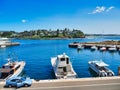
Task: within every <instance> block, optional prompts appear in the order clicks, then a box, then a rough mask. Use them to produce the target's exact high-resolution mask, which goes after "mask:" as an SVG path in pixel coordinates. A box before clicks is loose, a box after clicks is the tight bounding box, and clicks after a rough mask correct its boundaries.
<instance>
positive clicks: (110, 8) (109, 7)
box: [106, 6, 115, 12]
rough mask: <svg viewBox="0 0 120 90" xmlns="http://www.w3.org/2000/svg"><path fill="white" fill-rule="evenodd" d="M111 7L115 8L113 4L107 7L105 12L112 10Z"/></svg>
mask: <svg viewBox="0 0 120 90" xmlns="http://www.w3.org/2000/svg"><path fill="white" fill-rule="evenodd" d="M113 8H115V7H114V6H111V7H109V8H108V9H107V10H106V12H109V11H110V10H112V9H113Z"/></svg>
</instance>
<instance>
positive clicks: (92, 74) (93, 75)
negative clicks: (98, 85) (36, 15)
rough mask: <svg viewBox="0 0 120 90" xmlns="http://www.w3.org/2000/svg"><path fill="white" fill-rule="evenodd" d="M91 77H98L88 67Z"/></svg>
mask: <svg viewBox="0 0 120 90" xmlns="http://www.w3.org/2000/svg"><path fill="white" fill-rule="evenodd" d="M88 70H89V72H90V74H91V76H92V77H98V75H97V73H96V72H95V71H93V70H92V69H91V68H89V69H88Z"/></svg>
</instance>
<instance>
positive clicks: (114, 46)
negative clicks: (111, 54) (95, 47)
mask: <svg viewBox="0 0 120 90" xmlns="http://www.w3.org/2000/svg"><path fill="white" fill-rule="evenodd" d="M108 50H109V51H116V50H117V48H116V45H113V46H111V47H110V48H109V49H108Z"/></svg>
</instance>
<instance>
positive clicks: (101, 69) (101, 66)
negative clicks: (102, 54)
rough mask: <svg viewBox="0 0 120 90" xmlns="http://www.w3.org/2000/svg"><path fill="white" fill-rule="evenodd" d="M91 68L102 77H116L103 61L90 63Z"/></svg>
mask: <svg viewBox="0 0 120 90" xmlns="http://www.w3.org/2000/svg"><path fill="white" fill-rule="evenodd" d="M88 64H89V67H90V68H91V69H92V70H93V71H94V72H96V73H97V75H98V76H100V77H106V76H114V72H113V71H112V70H110V69H109V68H107V66H109V65H108V64H106V63H104V62H103V61H102V60H101V61H89V62H88Z"/></svg>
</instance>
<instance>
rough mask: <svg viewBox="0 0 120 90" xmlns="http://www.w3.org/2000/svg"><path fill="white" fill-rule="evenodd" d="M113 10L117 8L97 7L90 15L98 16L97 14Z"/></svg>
mask: <svg viewBox="0 0 120 90" xmlns="http://www.w3.org/2000/svg"><path fill="white" fill-rule="evenodd" d="M113 8H115V7H114V6H111V7H109V8H106V7H105V6H101V7H100V6H97V7H96V8H95V10H93V11H92V12H91V13H88V14H96V13H102V12H109V11H110V10H112V9H113Z"/></svg>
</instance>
